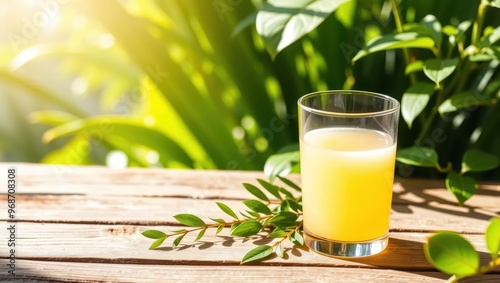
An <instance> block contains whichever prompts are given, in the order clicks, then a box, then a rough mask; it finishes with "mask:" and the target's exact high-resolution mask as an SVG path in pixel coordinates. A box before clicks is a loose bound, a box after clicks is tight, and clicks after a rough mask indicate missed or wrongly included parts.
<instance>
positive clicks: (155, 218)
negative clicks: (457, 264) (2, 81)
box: [0, 163, 500, 282]
mask: <svg viewBox="0 0 500 283" xmlns="http://www.w3.org/2000/svg"><path fill="white" fill-rule="evenodd" d="M9 167H15V168H16V171H17V185H18V187H17V191H16V214H15V219H14V220H15V221H16V223H15V225H16V239H15V240H16V254H15V255H16V262H15V274H16V275H15V276H11V275H9V274H8V270H9V267H8V263H9V259H8V257H9V252H8V249H6V247H7V240H8V237H9V234H8V232H9V231H8V230H7V229H6V228H4V227H7V228H8V227H9V226H8V225H11V223H7V219H8V218H7V212H6V210H7V205H6V203H7V186H6V183H7V182H6V178H7V170H8V168H9ZM0 168H1V169H0V186H2V187H1V195H0V199H1V200H0V202H1V203H2V205H1V208H2V210H3V211H2V212H1V213H0V215H1V217H0V221H1V222H2V226H1V227H2V229H0V231H1V233H0V241H1V242H0V246H1V249H0V251H1V256H0V258H1V259H0V281H12V280H13V279H18V280H19V281H17V282H32V281H37V282H38V281H42V282H53V281H76V282H109V281H111V282H189V281H197V282H247V281H249V282H443V279H446V278H448V276H447V275H444V274H442V273H440V272H438V271H436V270H435V269H433V268H432V267H431V266H430V265H429V264H428V263H427V261H426V259H425V257H424V253H423V247H422V245H423V243H424V242H425V241H426V237H427V236H428V235H429V234H430V233H431V232H433V231H435V230H454V231H457V232H461V233H464V234H465V237H466V238H468V239H469V240H470V241H472V242H473V244H474V246H475V247H476V249H478V250H479V251H480V254H481V258H482V260H483V261H486V260H487V259H488V257H489V255H488V252H487V249H486V247H485V243H484V240H483V233H484V229H485V227H486V225H487V222H488V220H489V219H490V218H491V217H492V216H494V215H499V214H500V184H489V185H488V184H484V185H482V186H481V187H480V189H479V191H478V193H477V195H475V196H474V197H473V198H472V199H471V200H469V201H468V202H467V205H466V206H465V207H458V206H457V205H456V203H455V200H454V199H453V197H452V196H451V195H450V193H448V192H447V191H446V190H445V189H443V187H444V182H443V181H442V180H441V181H425V180H398V181H397V182H396V183H395V185H394V192H395V193H394V202H393V206H392V215H391V229H390V243H389V246H388V248H387V249H386V250H385V251H384V252H382V253H381V254H379V255H376V256H373V257H368V258H364V259H357V260H355V259H352V260H345V259H337V258H329V257H324V256H321V255H318V254H316V253H314V252H311V251H308V250H307V249H291V250H289V252H288V254H289V257H288V259H286V260H284V259H280V258H273V259H271V260H268V261H265V262H262V263H254V264H249V265H240V260H241V258H242V257H243V255H244V254H245V253H246V252H247V251H249V250H250V249H252V248H253V247H255V245H256V244H259V243H262V239H259V238H250V239H232V238H230V237H228V235H229V231H223V232H222V233H221V234H220V235H219V237H215V236H213V235H214V232H215V231H208V232H207V236H205V237H204V238H203V240H202V241H201V242H196V243H194V244H193V240H194V237H195V235H194V236H187V237H186V239H185V240H184V241H183V243H184V245H181V246H180V248H178V249H177V250H171V248H170V245H171V240H170V239H168V240H167V242H165V245H164V247H162V248H160V249H158V250H148V247H149V246H150V244H151V243H152V241H151V240H150V239H147V238H145V237H143V236H142V235H141V232H142V231H144V230H147V229H158V230H164V231H167V230H175V229H179V227H178V226H177V224H176V221H175V220H174V219H173V217H172V216H173V215H176V214H178V213H192V214H196V215H200V216H211V217H223V218H226V219H227V216H225V215H224V214H223V213H222V212H221V211H220V210H219V208H218V207H217V206H216V204H215V202H216V201H222V202H224V203H226V204H228V205H229V206H231V207H233V208H235V209H241V210H243V208H244V206H243V205H242V204H241V201H242V200H245V199H248V198H251V195H250V194H249V193H248V192H247V191H246V190H245V189H244V188H243V187H242V185H241V183H242V182H249V183H255V184H257V182H256V181H255V178H258V177H260V178H265V177H264V175H263V174H262V173H260V172H236V171H232V172H231V171H191V170H160V169H126V170H113V169H108V168H104V167H97V166H93V167H68V166H46V165H35V164H5V163H4V164H0ZM291 179H294V180H295V181H299V177H298V176H292V177H291ZM207 220H208V219H207ZM226 230H228V228H227V229H226ZM463 282H500V270H497V271H496V272H494V273H492V274H487V275H484V276H480V277H473V278H471V279H469V280H465V281H463Z"/></svg>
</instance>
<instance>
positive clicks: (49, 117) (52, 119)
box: [29, 110, 80, 126]
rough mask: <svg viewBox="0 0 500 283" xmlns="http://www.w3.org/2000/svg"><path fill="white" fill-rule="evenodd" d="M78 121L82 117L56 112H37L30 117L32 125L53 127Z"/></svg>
mask: <svg viewBox="0 0 500 283" xmlns="http://www.w3.org/2000/svg"><path fill="white" fill-rule="evenodd" d="M77 119H80V117H78V116H76V115H73V114H70V113H67V112H62V111H56V110H44V111H35V112H33V113H31V114H30V116H29V120H30V122H31V123H40V124H46V125H51V126H59V125H62V124H64V123H68V122H71V121H74V120H77Z"/></svg>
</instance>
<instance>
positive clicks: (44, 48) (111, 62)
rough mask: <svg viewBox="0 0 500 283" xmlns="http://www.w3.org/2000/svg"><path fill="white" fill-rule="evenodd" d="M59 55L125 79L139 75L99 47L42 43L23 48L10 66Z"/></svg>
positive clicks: (135, 77) (17, 66)
mask: <svg viewBox="0 0 500 283" xmlns="http://www.w3.org/2000/svg"><path fill="white" fill-rule="evenodd" d="M51 57H60V58H64V60H76V61H77V62H78V63H79V64H80V65H81V64H92V65H95V66H97V67H99V68H102V69H104V70H106V71H107V72H110V71H111V72H114V73H116V74H119V75H120V76H121V77H124V78H125V79H127V80H131V81H135V80H137V77H138V76H139V70H138V69H137V68H135V67H134V66H133V65H130V64H126V63H125V62H123V61H122V60H118V59H117V56H110V55H109V52H106V51H105V50H103V49H101V48H91V47H89V46H85V48H82V47H79V48H75V47H73V48H70V47H67V46H61V45H55V44H54V45H53V44H42V45H35V46H33V47H30V48H27V49H24V50H23V51H22V52H20V53H19V54H17V56H16V57H14V58H13V59H12V60H11V62H10V66H9V67H10V68H11V69H13V70H17V69H19V68H21V67H22V66H24V65H26V64H27V63H29V62H32V61H35V60H40V59H43V58H51Z"/></svg>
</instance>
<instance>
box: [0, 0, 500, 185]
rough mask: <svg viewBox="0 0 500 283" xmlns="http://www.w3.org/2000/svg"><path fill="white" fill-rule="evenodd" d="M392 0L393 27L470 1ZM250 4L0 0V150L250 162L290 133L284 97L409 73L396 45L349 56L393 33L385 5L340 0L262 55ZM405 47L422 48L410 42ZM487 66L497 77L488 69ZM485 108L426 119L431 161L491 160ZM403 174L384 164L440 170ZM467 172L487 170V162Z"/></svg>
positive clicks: (45, 158) (403, 140)
mask: <svg viewBox="0 0 500 283" xmlns="http://www.w3.org/2000/svg"><path fill="white" fill-rule="evenodd" d="M306 2H307V1H306ZM310 2H313V1H310ZM397 3H398V6H397V8H398V11H399V13H400V15H401V17H402V21H403V22H405V23H408V22H418V21H420V20H421V19H422V18H424V17H425V16H426V15H428V14H433V15H435V16H436V18H437V19H439V21H440V22H441V23H442V24H443V25H445V24H458V23H459V22H461V21H464V20H468V19H471V18H473V17H475V14H476V11H477V7H478V5H479V1H467V2H463V3H462V2H461V3H460V4H458V3H457V2H456V1H452V0H442V1H431V0H422V1H410V0H402V1H398V2H397ZM264 4H265V1H257V0H254V1H243V0H168V1H160V0H156V1H155V0H146V1H139V0H136V1H100V0H87V1H76V0H73V1H71V0H65V1H62V0H61V1H58V0H47V1H39V2H38V3H33V1H28V0H24V1H14V0H9V1H3V2H2V4H0V5H1V6H2V11H4V12H3V14H2V15H1V17H2V18H3V19H2V21H3V22H5V23H7V24H6V25H4V26H3V27H2V29H3V30H2V31H1V32H0V34H3V35H4V36H3V37H2V41H1V46H0V60H1V64H0V108H1V113H0V117H1V119H2V121H3V123H2V124H1V125H0V136H1V143H0V149H1V152H2V158H1V160H3V161H27V162H43V163H62V164H105V163H106V162H107V161H106V158H107V157H109V156H114V155H110V154H109V153H110V152H111V153H116V152H115V150H119V151H120V152H122V153H123V154H124V155H126V156H127V160H128V165H129V166H145V167H149V166H156V167H181V168H219V169H257V170H261V169H262V168H263V166H264V162H265V161H266V159H267V158H268V157H269V156H270V155H272V154H275V153H277V152H279V151H280V150H281V149H282V148H284V147H286V146H289V145H291V144H295V143H297V138H298V133H297V116H296V113H297V107H296V101H297V99H298V98H299V97H300V96H302V95H303V94H305V93H308V92H311V91H317V90H325V89H361V90H368V91H375V92H380V93H386V94H389V95H391V96H393V97H395V98H397V99H398V100H401V98H402V94H403V93H404V92H405V90H406V89H407V88H408V86H409V85H410V80H409V78H408V76H407V75H405V68H406V64H405V61H404V57H403V53H402V52H401V51H400V50H390V51H384V52H378V53H374V54H372V55H370V56H367V57H365V58H363V59H361V60H359V61H357V62H356V64H354V65H353V64H352V63H351V59H352V58H353V57H354V56H355V54H356V53H357V52H358V51H359V50H360V49H361V48H363V47H364V46H365V44H366V42H368V41H369V40H370V39H372V38H374V37H376V36H379V35H382V34H388V33H391V32H392V31H393V30H395V28H396V27H395V24H394V19H393V13H392V12H391V3H390V2H389V1H383V0H354V1H350V2H349V3H346V4H344V5H342V6H340V8H338V9H337V10H336V12H335V13H334V14H333V15H331V16H329V17H328V18H327V19H326V20H325V21H324V22H323V23H322V24H321V25H319V27H318V28H316V29H315V30H313V31H312V32H311V33H309V34H307V35H306V36H304V37H303V38H301V39H300V40H298V41H297V42H295V43H293V44H292V45H290V46H289V47H287V48H286V49H285V50H283V51H282V52H280V53H279V54H278V55H277V56H276V58H275V59H274V60H273V59H272V58H271V56H270V55H269V53H268V52H267V51H266V48H265V47H264V42H263V40H262V38H261V37H259V36H258V34H257V32H256V29H255V15H256V12H257V11H258V10H259V9H260V8H261V7H262V6H263V5H264ZM5 11H6V12H5ZM495 13H496V14H495ZM495 13H494V12H489V13H488V14H487V15H486V17H485V25H484V26H491V27H493V28H495V27H498V25H499V22H500V17H498V13H497V11H495ZM43 14H45V15H46V18H47V20H46V21H44V18H43ZM40 15H42V16H40ZM468 32H469V33H470V30H469V31H468ZM410 54H411V56H413V57H418V58H425V57H426V56H427V57H428V56H429V55H430V53H429V51H427V50H421V49H412V50H410ZM496 62H497V64H498V60H496ZM491 76H492V79H491V80H492V81H497V82H499V81H500V78H499V71H498V68H497V67H495V68H493V71H492V73H491ZM471 77H472V76H471ZM479 77H480V76H479ZM467 83H469V84H471V85H472V84H473V83H474V82H467ZM494 91H495V92H497V91H498V88H497V89H495V90H494ZM499 107H500V106H499V104H498V103H496V104H494V105H492V106H489V107H475V108H467V109H463V110H460V111H457V112H455V113H453V114H451V115H450V116H448V119H446V120H445V119H437V120H436V121H435V123H434V125H433V126H434V127H435V128H438V129H441V130H442V131H440V132H439V133H437V134H436V133H435V132H434V133H433V132H430V133H429V134H428V135H427V136H426V137H424V138H423V139H422V140H423V141H424V142H425V145H427V146H430V147H434V148H436V151H437V152H438V153H439V158H440V160H439V161H440V163H441V164H442V165H443V166H445V165H446V164H447V162H452V163H453V164H460V159H461V157H462V154H463V152H465V150H466V149H467V148H471V147H472V148H477V149H481V150H483V151H486V152H489V153H491V154H493V155H496V156H500V131H498V130H497V127H496V126H497V125H498V124H499V122H500V109H499ZM421 128H422V120H419V119H416V120H415V121H414V123H413V126H412V128H411V129H410V128H408V126H407V125H406V123H404V122H403V121H402V122H401V123H400V134H399V141H398V143H399V144H398V146H399V147H400V148H406V147H410V146H412V145H414V144H415V141H416V139H417V138H418V136H419V133H420V130H421ZM471 137H472V138H471ZM413 170H414V169H412V170H411V171H408V168H406V167H400V168H399V169H398V170H397V172H399V173H400V174H402V175H404V176H410V175H411V176H414V177H419V176H420V177H422V176H423V177H440V176H441V175H439V174H440V173H438V172H436V171H435V170H430V169H426V168H423V169H416V171H413ZM457 171H459V170H458V169H457ZM477 177H479V178H482V179H496V180H499V179H500V171H499V169H498V168H497V169H496V170H494V171H489V172H486V173H481V175H477Z"/></svg>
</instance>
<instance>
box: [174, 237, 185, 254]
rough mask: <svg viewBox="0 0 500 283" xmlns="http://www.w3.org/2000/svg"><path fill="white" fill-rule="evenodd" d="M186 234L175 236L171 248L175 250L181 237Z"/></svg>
mask: <svg viewBox="0 0 500 283" xmlns="http://www.w3.org/2000/svg"><path fill="white" fill-rule="evenodd" d="M184 236H186V234H183V235H180V236H179V237H177V238H176V239H175V240H174V242H173V243H172V249H173V250H175V249H176V248H177V247H178V246H179V245H180V243H181V241H182V239H183V238H184Z"/></svg>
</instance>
